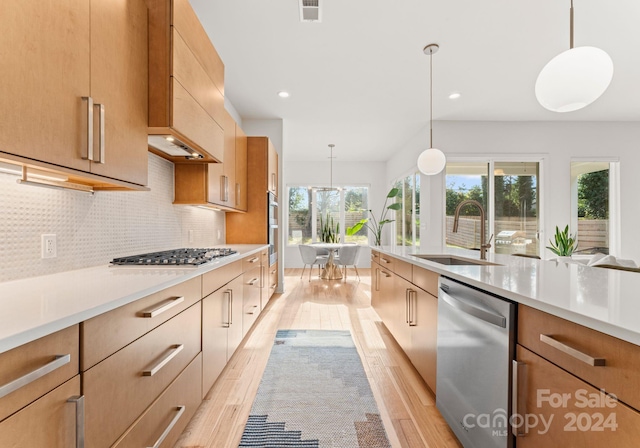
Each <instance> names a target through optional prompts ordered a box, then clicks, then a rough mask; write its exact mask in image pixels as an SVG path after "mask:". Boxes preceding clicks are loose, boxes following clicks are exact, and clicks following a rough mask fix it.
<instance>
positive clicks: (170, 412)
mask: <svg viewBox="0 0 640 448" xmlns="http://www.w3.org/2000/svg"><path fill="white" fill-rule="evenodd" d="M201 387H202V355H201V354H200V355H198V356H196V358H195V359H194V360H193V361H191V364H189V366H187V368H186V369H184V371H183V372H182V373H181V374H180V375H179V376H178V378H176V380H175V381H174V382H173V383H171V385H170V386H169V387H168V388H167V389H166V390H165V391H164V392H163V393H162V395H160V397H158V399H157V400H156V401H155V402H154V403H153V404H152V405H151V406H149V408H148V409H147V410H146V411H145V413H144V414H143V415H142V416H141V417H140V418H139V419H138V421H136V423H135V424H134V425H133V426H132V427H131V428H130V429H129V430H128V431H127V432H126V433H125V434H124V435H123V436H122V437H121V438H120V439H119V440H118V441H117V442H116V443H115V444H114V445H113V447H114V448H116V447H117V448H128V447H155V448H162V447H167V448H168V447H172V446H173V445H174V443H175V442H176V440H177V439H178V437H180V434H181V433H182V431H183V430H184V428H185V427H186V426H187V423H189V420H191V417H193V415H194V414H195V412H196V409H198V406H199V405H200V402H201V397H202V389H201Z"/></svg>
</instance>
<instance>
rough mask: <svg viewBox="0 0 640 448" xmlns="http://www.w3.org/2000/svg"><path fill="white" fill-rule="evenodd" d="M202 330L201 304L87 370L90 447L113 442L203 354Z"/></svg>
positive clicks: (86, 385)
mask: <svg viewBox="0 0 640 448" xmlns="http://www.w3.org/2000/svg"><path fill="white" fill-rule="evenodd" d="M200 328H201V313H200V304H199V303H197V304H195V305H193V306H191V307H190V308H188V309H187V310H185V311H183V312H182V313H180V314H178V315H177V316H175V317H174V318H172V319H170V320H168V321H167V322H165V323H164V324H162V325H160V326H159V327H157V328H156V329H154V330H152V331H151V332H149V333H147V334H146V335H144V336H142V337H141V338H140V339H138V340H136V341H135V342H133V343H132V344H130V345H128V346H126V347H125V348H123V349H122V350H120V351H118V352H116V353H115V354H113V355H112V356H110V357H108V358H107V359H105V360H104V361H102V362H100V363H99V364H97V365H95V366H94V367H92V368H90V369H89V370H87V371H86V372H84V373H83V390H84V394H85V410H86V441H87V446H90V447H97V448H99V447H103V446H111V444H112V443H113V442H114V441H115V440H116V439H117V438H118V437H119V436H120V435H121V434H122V433H123V432H124V431H125V430H126V429H127V428H128V427H129V426H130V425H131V424H132V423H133V421H134V420H135V419H136V418H137V417H138V416H139V415H140V414H141V413H142V412H143V411H144V410H145V409H146V408H147V407H148V406H149V405H150V404H151V403H152V402H153V401H154V400H155V399H156V398H157V397H158V395H160V393H161V392H162V391H163V390H164V389H165V388H166V387H167V385H169V383H171V381H173V380H174V379H175V378H176V376H177V375H178V373H179V372H181V371H182V370H183V369H184V368H185V367H186V366H187V364H189V363H190V362H191V360H193V358H195V356H196V355H197V354H198V353H199V352H200ZM181 346H182V349H179V347H181Z"/></svg>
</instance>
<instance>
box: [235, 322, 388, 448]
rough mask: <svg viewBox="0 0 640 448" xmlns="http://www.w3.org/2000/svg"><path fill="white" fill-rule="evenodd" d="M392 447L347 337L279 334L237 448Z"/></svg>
mask: <svg viewBox="0 0 640 448" xmlns="http://www.w3.org/2000/svg"><path fill="white" fill-rule="evenodd" d="M390 446H391V445H390V444H389V440H388V439H387V434H386V432H385V430H384V426H383V425H382V420H381V419H380V413H379V412H378V407H377V406H376V402H375V400H374V398H373V394H372V392H371V388H370V387H369V381H368V380H367V376H366V374H365V372H364V368H363V367H362V362H361V361H360V356H359V355H358V352H357V350H356V347H355V345H354V343H353V339H352V338H351V333H350V332H349V331H334V330H278V333H277V334H276V338H275V341H274V345H273V348H272V349H271V354H270V355H269V361H268V362H267V367H266V369H265V372H264V375H263V376H262V380H261V382H260V386H259V388H258V394H257V395H256V398H255V400H254V402H253V406H252V408H251V413H250V415H249V419H248V421H247V424H246V426H245V429H244V433H243V435H242V440H241V441H240V447H261V448H286V447H296V448H329V447H330V448H338V447H339V448H357V447H363V448H365V447H366V448H388V447H390Z"/></svg>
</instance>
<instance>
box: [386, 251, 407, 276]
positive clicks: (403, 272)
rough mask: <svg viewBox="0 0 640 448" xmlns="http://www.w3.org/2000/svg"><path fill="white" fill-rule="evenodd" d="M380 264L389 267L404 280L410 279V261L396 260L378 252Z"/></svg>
mask: <svg viewBox="0 0 640 448" xmlns="http://www.w3.org/2000/svg"><path fill="white" fill-rule="evenodd" d="M380 265H381V266H382V267H383V268H385V269H391V270H392V271H393V272H395V273H396V274H398V275H399V276H400V277H402V278H404V279H405V280H411V263H407V262H406V261H402V260H398V259H397V258H395V257H390V256H389V255H386V254H380Z"/></svg>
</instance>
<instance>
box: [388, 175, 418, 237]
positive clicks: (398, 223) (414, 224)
mask: <svg viewBox="0 0 640 448" xmlns="http://www.w3.org/2000/svg"><path fill="white" fill-rule="evenodd" d="M393 187H394V188H398V189H399V190H400V195H399V196H398V197H397V198H395V201H396V202H399V203H402V208H400V209H398V210H396V211H395V216H393V217H392V218H391V219H394V220H395V232H396V235H395V244H396V245H398V246H417V245H419V244H420V234H419V232H420V174H419V173H414V174H411V175H409V176H406V177H404V178H402V179H399V180H397V181H396V182H395V183H394V185H393Z"/></svg>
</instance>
